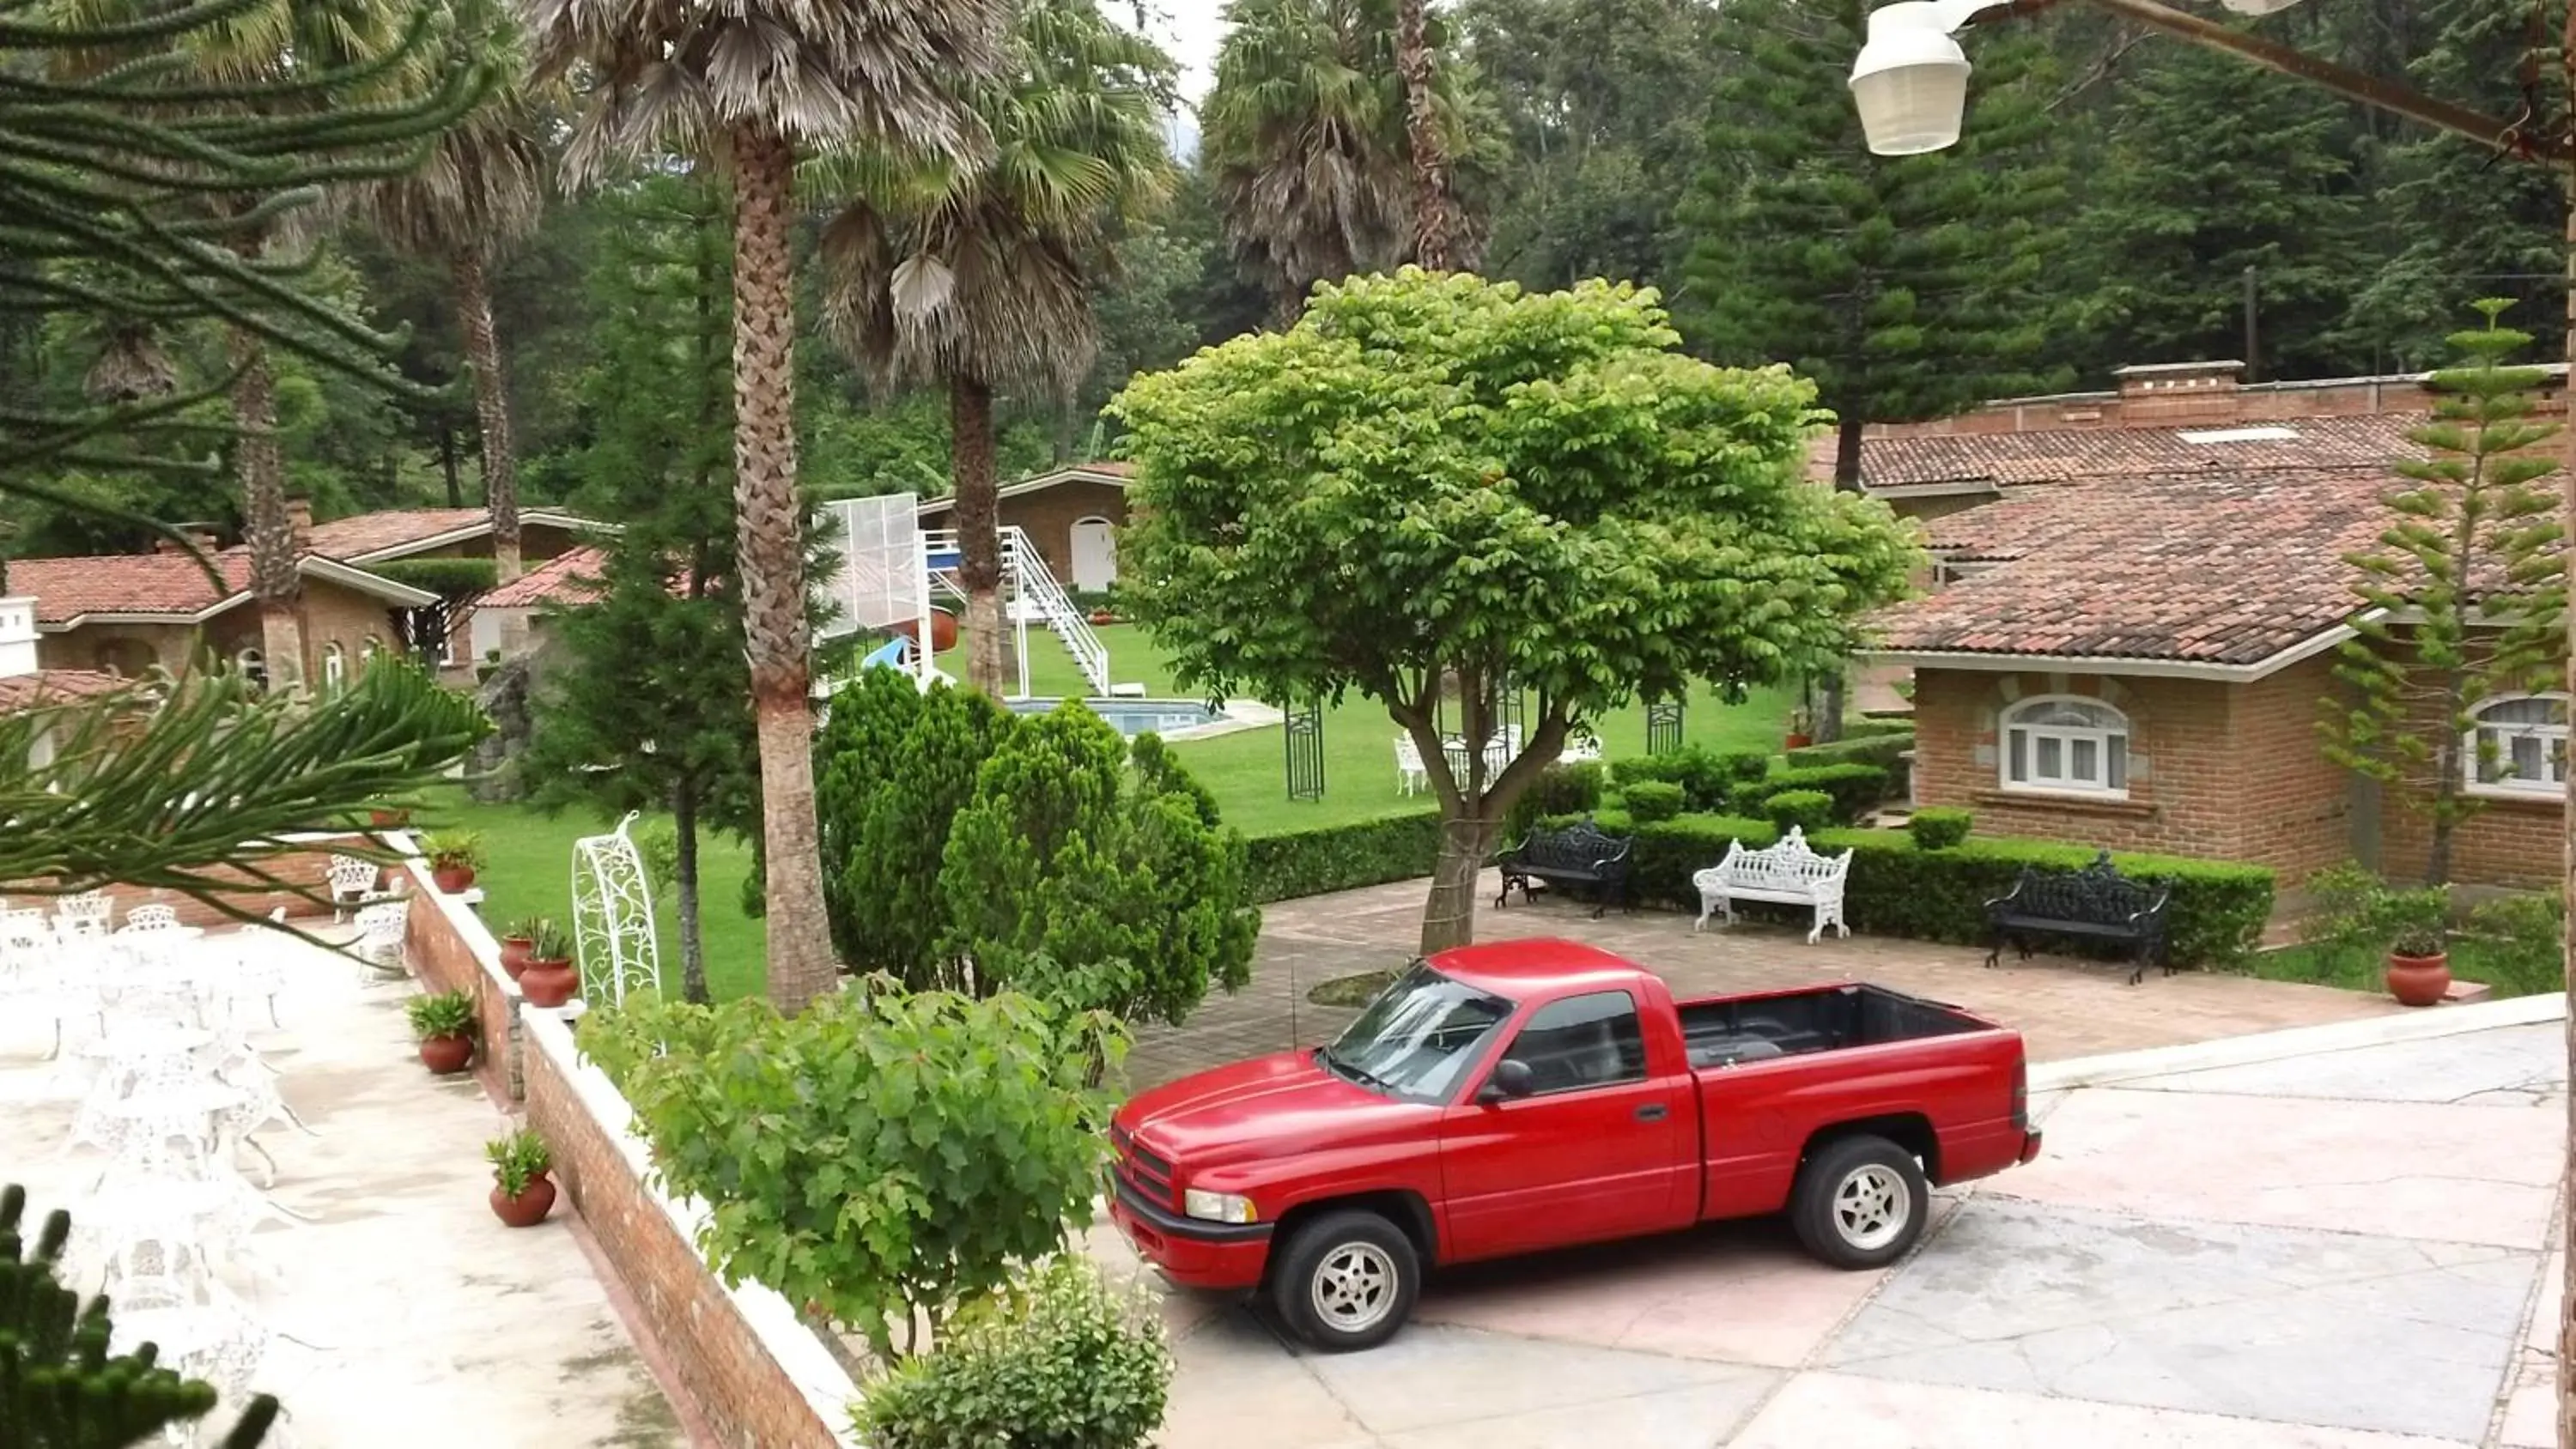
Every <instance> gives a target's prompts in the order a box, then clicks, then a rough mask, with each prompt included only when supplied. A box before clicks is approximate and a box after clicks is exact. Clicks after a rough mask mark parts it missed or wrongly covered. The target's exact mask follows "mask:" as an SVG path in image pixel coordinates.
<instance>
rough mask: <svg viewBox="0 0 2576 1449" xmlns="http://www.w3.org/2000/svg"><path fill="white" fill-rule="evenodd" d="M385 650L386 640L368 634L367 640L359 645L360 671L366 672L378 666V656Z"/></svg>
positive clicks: (361, 672)
mask: <svg viewBox="0 0 2576 1449" xmlns="http://www.w3.org/2000/svg"><path fill="white" fill-rule="evenodd" d="M384 652H385V641H384V640H382V639H379V638H377V637H376V636H375V635H373V634H370V635H368V636H367V642H366V643H364V644H361V645H359V646H358V672H359V673H360V674H364V673H366V672H367V671H368V670H370V669H373V668H374V667H375V666H376V656H377V655H379V654H382V653H384Z"/></svg>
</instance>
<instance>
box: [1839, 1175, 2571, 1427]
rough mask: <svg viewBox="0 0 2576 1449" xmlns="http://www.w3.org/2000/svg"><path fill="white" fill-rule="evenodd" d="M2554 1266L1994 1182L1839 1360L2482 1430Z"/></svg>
mask: <svg viewBox="0 0 2576 1449" xmlns="http://www.w3.org/2000/svg"><path fill="white" fill-rule="evenodd" d="M2539 1263H2540V1256H2539V1255H2538V1254H2536V1253H2513V1252H2507V1251H2504V1250H2500V1249H2496V1248H2491V1247H2484V1246H2476V1245H2464V1244H2455V1243H2443V1242H2409V1241H2405V1240H2401V1239H2393V1238H2375V1237H2365V1236H2361V1235H2358V1234H2351V1233H2325V1232H2316V1231H2313V1230H2290V1229H2280V1228H2268V1227H2248V1226H2241V1225H2236V1224H2222V1223H2195V1224H2181V1223H2176V1222H2172V1221H2152V1220H2148V1219H2144V1218H2139V1217H2134V1216H2127V1215H2122V1214H2115V1213H2107V1212H2101V1211H2096V1210H2092V1209H2079V1208H2072V1207H2067V1206H2062V1205H2058V1206H2050V1207H2046V1208H2042V1207H2039V1206H2037V1205H2034V1204H2028V1203H2016V1202H2011V1201H2008V1200H2003V1199H1979V1200H1977V1201H1973V1202H1971V1203H1970V1204H1969V1205H1968V1206H1967V1207H1966V1208H1965V1209H1963V1210H1962V1211H1961V1212H1960V1213H1959V1215H1958V1217H1957V1218H1956V1219H1955V1220H1954V1221H1953V1222H1952V1223H1951V1224H1950V1226H1949V1227H1948V1229H1947V1230H1946V1231H1944V1232H1943V1233H1942V1235H1941V1238H1940V1241H1939V1243H1938V1244H1937V1247H1936V1250H1935V1251H1932V1252H1928V1253H1926V1254H1925V1255H1924V1256H1922V1257H1921V1258H1918V1259H1917V1260H1916V1261H1915V1262H1914V1263H1913V1264H1912V1265H1911V1266H1910V1267H1908V1268H1907V1269H1906V1270H1905V1271H1903V1272H1900V1273H1899V1274H1898V1275H1897V1276H1896V1278H1895V1279H1894V1280H1892V1281H1891V1282H1890V1283H1889V1284H1888V1286H1887V1288H1886V1289H1885V1290H1884V1291H1883V1292H1882V1293H1880V1295H1879V1296H1878V1297H1877V1298H1876V1299H1875V1300H1874V1301H1872V1302H1871V1304H1870V1305H1869V1306H1868V1307H1867V1308H1865V1309H1863V1310H1862V1311H1861V1313H1860V1315H1859V1316H1858V1317H1857V1318H1856V1319H1855V1320H1854V1321H1853V1322H1852V1325H1851V1327H1850V1328H1848V1329H1847V1330H1845V1331H1844V1332H1843V1334H1842V1335H1841V1337H1840V1338H1839V1339H1838V1341H1837V1342H1836V1344H1835V1345H1834V1347H1833V1348H1832V1349H1831V1350H1830V1351H1829V1352H1828V1354H1827V1359H1828V1361H1829V1362H1830V1363H1831V1364H1832V1365H1833V1366H1835V1367H1837V1368H1840V1369H1842V1370H1844V1371H1845V1372H1848V1373H1854V1374H1862V1375H1867V1376H1870V1377H1877V1378H1894V1379H1905V1380H1912V1381H1917V1382H1928V1383H1945V1384H1953V1385H1957V1386H1961V1387H1966V1388H1981V1389H1994V1390H2001V1391H2006V1392H2014V1393H2025V1394H2037V1395H2042V1396H2045V1397H2049V1398H2068V1399H2083V1400H2089V1401H2093V1402H2098V1403H2115V1404H2132V1405H2137V1406H2140V1407H2144V1408H2160V1409H2179V1410H2185V1411H2189V1412H2195V1413H2209V1414H2225V1415H2231V1416H2236V1417H2241V1418H2257V1419H2269V1420H2274V1421H2278V1422H2283V1423H2295V1424H2309V1425H2324V1426H2328V1427H2335V1428H2348V1429H2376V1430H2385V1431H2391V1432H2398V1433H2411V1434H2420V1435H2425V1436H2429V1437H2433V1438H2439V1439H2451V1440H2457V1441H2463V1442H2470V1443H2474V1442H2476V1441H2477V1440H2478V1439H2479V1438H2481V1437H2482V1436H2483V1435H2484V1433H2485V1431H2486V1427H2487V1420H2488V1418H2489V1416H2490V1412H2491V1409H2492V1406H2493V1404H2494V1402H2495V1396H2496V1391H2497V1388H2498V1385H2499V1384H2500V1383H2501V1381H2502V1379H2503V1375H2504V1373H2505V1369H2506V1366H2507V1363H2508V1361H2509V1359H2510V1358H2511V1356H2512V1353H2513V1350H2514V1347H2515V1345H2516V1344H2517V1343H2518V1342H2519V1341H2520V1339H2521V1337H2522V1326H2523V1318H2522V1314H2523V1309H2524V1306H2525V1304H2526V1302H2527V1301H2528V1299H2529V1296H2530V1292H2531V1288H2532V1283H2533V1278H2534V1275H2535V1274H2536V1273H2537V1272H2538V1271H2539Z"/></svg>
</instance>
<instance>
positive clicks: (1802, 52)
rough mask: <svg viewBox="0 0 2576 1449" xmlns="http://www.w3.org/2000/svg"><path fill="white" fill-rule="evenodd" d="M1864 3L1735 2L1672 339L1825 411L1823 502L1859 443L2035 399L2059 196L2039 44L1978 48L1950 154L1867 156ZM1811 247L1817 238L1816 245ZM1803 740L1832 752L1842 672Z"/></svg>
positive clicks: (1852, 463) (1849, 476) (1826, 671)
mask: <svg viewBox="0 0 2576 1449" xmlns="http://www.w3.org/2000/svg"><path fill="white" fill-rule="evenodd" d="M1868 8H1869V7H1868V6H1867V5H1866V4H1865V3H1864V0H1730V3H1729V4H1728V5H1727V6H1726V7H1725V8H1724V9H1722V10H1721V11H1720V12H1719V28H1720V32H1721V35H1722V37H1723V42H1722V43H1723V44H1724V45H1725V47H1726V48H1727V49H1730V50H1733V51H1736V52H1738V53H1740V56H1741V64H1740V65H1739V66H1737V67H1736V68H1734V69H1732V70H1730V71H1729V72H1728V73H1727V75H1726V76H1725V77H1724V79H1723V80H1721V81H1720V83H1719V85H1718V90H1717V106H1716V110H1715V112H1714V115H1715V117H1716V119H1715V120H1714V121H1712V122H1711V124H1710V127H1709V133H1708V144H1707V151H1706V155H1707V167H1706V169H1705V170H1704V171H1703V172H1702V173H1701V175H1700V177H1699V179H1698V182H1697V184H1696V187H1695V193H1696V194H1695V197H1694V201H1693V211H1694V215H1693V220H1694V223H1695V225H1696V228H1697V231H1698V236H1699V240H1698V243H1697V245H1696V246H1695V247H1694V248H1693V249H1692V251H1691V255H1690V261H1689V265H1688V278H1689V285H1688V290H1687V293H1686V297H1687V300H1686V302H1685V303H1684V304H1683V306H1682V307H1681V309H1680V316H1681V321H1682V325H1683V329H1684V331H1685V332H1686V333H1688V334H1689V335H1690V337H1691V338H1692V341H1693V343H1694V344H1695V345H1696V346H1697V347H1698V348H1699V349H1700V350H1701V351H1703V352H1705V353H1706V354H1707V355H1708V356H1710V357H1713V358H1715V359H1717V360H1719V361H1721V362H1727V363H1733V364H1737V365H1740V366H1758V365H1760V364H1763V363H1767V362H1786V363H1788V364H1790V365H1791V366H1792V367H1794V368H1796V369H1797V371H1798V373H1799V375H1800V376H1802V377H1806V378H1809V379H1811V380H1813V381H1814V383H1815V385H1816V393H1817V396H1818V398H1819V399H1820V400H1821V401H1822V402H1823V403H1824V405H1825V406H1826V407H1827V408H1829V409H1831V410H1832V411H1833V413H1834V416H1835V419H1836V424H1837V433H1836V437H1835V444H1834V485H1835V486H1836V487H1837V488H1843V489H1856V488H1858V487H1859V486H1860V460H1861V430H1862V428H1863V427H1865V426H1866V425H1868V424H1869V423H1872V422H1899V421H1905V420H1910V419H1917V418H1930V417H1940V416H1944V415H1946V414H1949V413H1953V412H1957V411H1959V410H1961V409H1962V408H1965V407H1967V406H1969V405H1971V404H1974V403H1978V402H1982V401H1984V400H1986V399H1988V398H1995V397H2006V396H2010V395H2012V394H2013V393H2016V392H2033V391H2039V390H2041V388H2042V384H2043V381H2044V379H2043V378H2041V377H2040V376H2039V375H2038V374H2037V373H2036V372H2035V371H2034V370H2033V369H2034V368H2035V366H2036V364H2037V363H2038V361H2039V357H2040V352H2041V349H2042V347H2043V346H2044V345H2045V344H2046V342H2047V340H2048V336H2049V324H2050V310H2051V308H2050V304H2049V301H2048V299H2047V298H2046V296H2045V295H2044V293H2043V290H2042V286H2041V283H2042V282H2043V279H2044V277H2045V275H2046V273H2045V260H2046V258H2048V257H2049V256H2051V255H2054V254H2056V253H2057V252H2058V251H2059V250H2060V249H2061V248H2062V247H2063V245H2064V241H2063V234H2062V230H2061V226H2060V222H2059V220H2058V218H2059V217H2060V216H2062V214H2063V212H2064V209H2065V193H2064V186H2063V181H2064V178H2063V177H2062V176H2061V175H2060V174H2059V173H2058V172H2057V171H2056V169H2055V168H2054V167H2053V166H2051V165H2049V164H2048V162H2047V158H2046V157H2045V155H2044V154H2040V153H2039V150H2038V148H2039V147H2040V146H2041V145H2042V143H2044V142H2045V141H2046V140H2047V133H2048V116H2047V113H2046V111H2045V109H2044V107H2043V106H2042V104H2041V102H2042V99H2043V98H2042V95H2041V93H2040V88H2039V86H2038V84H2037V81H2036V78H2035V77H2034V76H2033V75H2032V70H2033V68H2034V66H2035V65H2036V64H2037V63H2038V59H2039V57H2038V54H2037V46H2036V42H2034V41H2030V40H2028V39H2016V40H2015V41H2013V42H2010V43H2007V44H2002V45H1991V46H1986V47H1982V48H1981V49H1980V52H1979V55H1978V61H1977V63H1978V74H1977V98H1976V104H1975V113H1974V115H1972V116H1971V117H1970V119H1969V124H1968V126H1967V129H1966V131H1965V133H1964V135H1965V137H1966V139H1965V140H1964V141H1963V142H1962V144H1961V145H1960V146H1959V147H1958V148H1956V150H1955V151H1953V152H1949V153H1942V154H1936V155H1931V156H1906V157H1893V158H1891V157H1884V156H1873V155H1871V154H1869V149H1868V147H1867V145H1866V144H1865V142H1864V139H1863V137H1862V135H1861V129H1860V118H1859V113H1858V112H1856V111H1854V110H1853V109H1852V104H1851V95H1850V89H1849V86H1848V84H1847V77H1848V76H1849V74H1850V70H1851V57H1852V56H1853V55H1854V54H1856V53H1857V52H1858V51H1859V49H1860V45H1861V39H1862V33H1863V30H1864V28H1865V17H1866V12H1867V10H1868ZM1820 238H1830V239H1831V241H1830V242H1829V243H1826V242H1820V240H1819V239H1820ZM1819 674H1820V676H1821V678H1822V681H1823V683H1824V685H1825V688H1824V690H1823V694H1824V699H1823V704H1822V707H1821V708H1820V709H1819V710H1818V711H1817V716H1816V720H1815V726H1814V734H1815V737H1816V738H1817V739H1818V740H1822V741H1830V740H1834V739H1838V738H1840V737H1841V730H1842V714H1843V710H1842V677H1843V676H1842V666H1841V665H1840V664H1838V663H1837V664H1820V666H1819Z"/></svg>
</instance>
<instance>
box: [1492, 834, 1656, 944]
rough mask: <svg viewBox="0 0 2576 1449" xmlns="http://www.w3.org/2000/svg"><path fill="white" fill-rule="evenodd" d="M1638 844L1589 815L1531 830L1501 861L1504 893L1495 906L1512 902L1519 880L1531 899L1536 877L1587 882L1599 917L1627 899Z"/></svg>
mask: <svg viewBox="0 0 2576 1449" xmlns="http://www.w3.org/2000/svg"><path fill="white" fill-rule="evenodd" d="M1635 844H1636V842H1634V841H1633V840H1630V839H1628V838H1626V837H1624V836H1614V835H1604V834H1602V833H1601V828H1600V827H1599V826H1597V825H1594V824H1593V823H1592V822H1591V821H1589V820H1586V821H1584V822H1583V823H1582V824H1580V825H1573V826H1568V827H1567V828H1565V829H1563V830H1533V831H1531V832H1530V833H1529V836H1528V838H1526V839H1524V840H1522V841H1521V843H1520V844H1518V845H1515V846H1513V847H1512V848H1511V849H1509V850H1506V851H1504V852H1503V854H1502V857H1501V859H1500V860H1499V861H1498V862H1497V864H1499V865H1500V866H1501V867H1502V871H1503V893H1502V894H1501V895H1499V896H1496V897H1495V898H1494V906H1495V908H1496V909H1497V910H1499V909H1501V908H1502V907H1503V905H1504V904H1506V903H1507V902H1509V901H1510V900H1511V898H1512V887H1513V886H1515V885H1517V886H1519V887H1520V888H1521V900H1522V901H1523V902H1527V901H1528V900H1529V898H1530V882H1531V881H1534V880H1540V881H1545V882H1547V883H1548V884H1549V885H1551V886H1557V885H1568V886H1588V887H1590V888H1591V889H1592V890H1593V891H1594V892H1595V893H1596V903H1595V904H1594V905H1593V907H1592V916H1593V919H1595V920H1598V919H1600V917H1601V913H1602V912H1603V911H1605V910H1608V909H1609V908H1610V907H1612V906H1614V905H1616V906H1621V907H1625V906H1626V905H1627V904H1628V857H1629V851H1630V850H1631V849H1632V848H1633V847H1634V846H1635Z"/></svg>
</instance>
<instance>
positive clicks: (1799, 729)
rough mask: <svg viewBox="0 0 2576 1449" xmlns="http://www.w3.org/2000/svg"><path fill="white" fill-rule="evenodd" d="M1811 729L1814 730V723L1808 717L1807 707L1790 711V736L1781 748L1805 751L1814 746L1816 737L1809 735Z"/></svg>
mask: <svg viewBox="0 0 2576 1449" xmlns="http://www.w3.org/2000/svg"><path fill="white" fill-rule="evenodd" d="M1811 728H1813V721H1812V719H1811V718H1810V716H1809V715H1808V713H1807V711H1806V707H1805V706H1803V705H1802V706H1800V707H1798V708H1796V709H1793V710H1791V711H1789V734H1788V737H1787V738H1786V739H1785V740H1783V741H1782V742H1781V746H1780V747H1781V748H1782V749H1786V750H1803V749H1805V748H1806V747H1807V746H1809V745H1812V744H1814V743H1815V742H1816V739H1815V736H1814V735H1812V734H1809V733H1808V731H1809V730H1810V729H1811Z"/></svg>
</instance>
